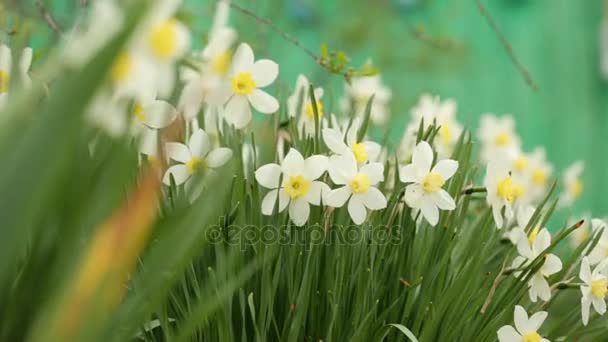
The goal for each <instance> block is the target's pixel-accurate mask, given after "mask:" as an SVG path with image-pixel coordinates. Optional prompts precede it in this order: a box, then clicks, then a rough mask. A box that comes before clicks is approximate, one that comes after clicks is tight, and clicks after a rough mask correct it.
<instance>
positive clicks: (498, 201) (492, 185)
mask: <svg viewBox="0 0 608 342" xmlns="http://www.w3.org/2000/svg"><path fill="white" fill-rule="evenodd" d="M483 185H484V187H485V188H486V190H487V195H486V200H487V202H488V204H489V205H490V206H491V207H492V214H493V216H494V222H496V227H497V228H498V229H500V228H502V226H503V224H504V219H503V214H502V210H503V208H504V216H505V218H506V219H507V220H510V219H511V218H512V217H513V205H514V203H515V202H516V201H517V200H518V198H520V197H521V195H522V194H523V193H524V186H523V185H522V183H521V182H520V181H519V180H517V179H515V178H514V177H513V176H512V175H511V171H510V170H509V169H508V168H507V167H506V166H505V164H504V163H502V162H500V161H498V160H496V161H492V162H490V163H489V164H488V166H487V169H486V176H485V178H484V181H483Z"/></svg>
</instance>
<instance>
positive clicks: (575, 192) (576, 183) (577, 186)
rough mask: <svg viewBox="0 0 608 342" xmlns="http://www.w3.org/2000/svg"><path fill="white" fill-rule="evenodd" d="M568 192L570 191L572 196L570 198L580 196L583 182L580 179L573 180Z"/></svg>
mask: <svg viewBox="0 0 608 342" xmlns="http://www.w3.org/2000/svg"><path fill="white" fill-rule="evenodd" d="M568 191H570V194H572V197H574V198H576V197H578V196H580V194H581V193H582V192H583V182H582V181H581V180H580V179H575V180H573V181H572V183H570V185H569V186H568Z"/></svg>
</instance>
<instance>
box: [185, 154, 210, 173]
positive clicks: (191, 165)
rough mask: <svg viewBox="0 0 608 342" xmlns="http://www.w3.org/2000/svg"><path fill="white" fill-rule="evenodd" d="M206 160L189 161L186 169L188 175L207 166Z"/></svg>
mask: <svg viewBox="0 0 608 342" xmlns="http://www.w3.org/2000/svg"><path fill="white" fill-rule="evenodd" d="M205 164H206V163H205V160H204V159H203V158H199V157H192V159H190V160H188V162H187V163H186V167H187V168H188V173H190V174H193V173H195V172H196V171H198V170H199V169H201V168H203V167H204V166H205Z"/></svg>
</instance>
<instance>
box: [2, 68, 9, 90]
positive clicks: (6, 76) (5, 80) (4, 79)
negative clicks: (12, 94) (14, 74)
mask: <svg viewBox="0 0 608 342" xmlns="http://www.w3.org/2000/svg"><path fill="white" fill-rule="evenodd" d="M9 82H10V76H9V73H8V72H7V71H4V70H0V94H3V93H6V92H7V91H8V85H9Z"/></svg>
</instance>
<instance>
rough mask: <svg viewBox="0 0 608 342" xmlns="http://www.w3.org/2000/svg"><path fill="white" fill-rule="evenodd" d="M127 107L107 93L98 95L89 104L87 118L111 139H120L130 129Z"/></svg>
mask: <svg viewBox="0 0 608 342" xmlns="http://www.w3.org/2000/svg"><path fill="white" fill-rule="evenodd" d="M127 112H128V109H127V105H126V104H125V103H124V101H118V100H117V99H115V98H114V97H112V96H110V95H109V94H108V93H106V92H101V93H99V94H97V95H96V96H95V97H94V98H93V100H92V101H91V103H90V104H89V106H88V108H87V111H86V114H85V117H86V119H87V121H88V122H89V123H90V124H91V125H92V126H95V127H96V128H99V129H101V130H102V131H103V132H105V133H107V134H108V135H109V136H111V137H119V136H122V135H124V134H125V132H126V131H127V129H128V121H127Z"/></svg>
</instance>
